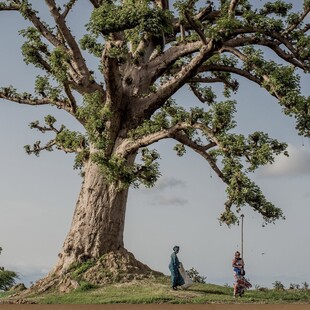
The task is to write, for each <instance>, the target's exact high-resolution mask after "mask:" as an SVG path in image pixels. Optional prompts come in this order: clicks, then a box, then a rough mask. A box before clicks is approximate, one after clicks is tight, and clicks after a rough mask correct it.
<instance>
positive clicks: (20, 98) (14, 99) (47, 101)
mask: <svg viewBox="0 0 310 310" xmlns="http://www.w3.org/2000/svg"><path fill="white" fill-rule="evenodd" d="M0 99H6V100H8V101H11V102H15V103H19V104H25V105H32V106H40V105H48V104H50V105H54V106H56V107H58V108H59V109H63V110H65V111H67V112H69V113H70V114H73V113H72V112H73V111H72V109H71V108H70V107H68V105H67V104H66V103H65V102H63V101H54V100H51V99H49V98H42V99H37V98H23V96H22V95H20V96H14V95H13V96H12V95H6V94H5V93H4V92H0Z"/></svg>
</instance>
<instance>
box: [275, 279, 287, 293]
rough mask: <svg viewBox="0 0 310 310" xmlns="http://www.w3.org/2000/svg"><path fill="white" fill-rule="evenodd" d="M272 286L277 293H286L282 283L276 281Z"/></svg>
mask: <svg viewBox="0 0 310 310" xmlns="http://www.w3.org/2000/svg"><path fill="white" fill-rule="evenodd" d="M272 285H273V289H274V290H276V291H284V290H285V287H284V285H283V284H282V283H281V282H280V281H275V282H274V283H272Z"/></svg>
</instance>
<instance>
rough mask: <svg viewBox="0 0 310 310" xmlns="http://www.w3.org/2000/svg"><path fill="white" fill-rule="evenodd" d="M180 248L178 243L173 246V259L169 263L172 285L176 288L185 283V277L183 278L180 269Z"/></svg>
mask: <svg viewBox="0 0 310 310" xmlns="http://www.w3.org/2000/svg"><path fill="white" fill-rule="evenodd" d="M179 250H180V247H179V246H177V245H176V246H174V247H173V253H172V254H171V260H170V264H169V269H170V272H171V285H172V288H173V289H174V290H177V286H181V285H183V284H184V279H183V278H182V276H181V274H180V271H179V266H180V262H179V259H178V256H177V254H178V253H179Z"/></svg>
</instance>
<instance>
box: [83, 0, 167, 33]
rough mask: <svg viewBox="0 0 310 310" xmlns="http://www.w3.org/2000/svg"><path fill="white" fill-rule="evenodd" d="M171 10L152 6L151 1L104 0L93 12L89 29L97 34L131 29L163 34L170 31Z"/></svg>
mask: <svg viewBox="0 0 310 310" xmlns="http://www.w3.org/2000/svg"><path fill="white" fill-rule="evenodd" d="M170 19H171V15H170V13H169V11H165V10H162V9H160V8H158V7H151V1H148V0H143V1H139V2H137V1H133V0H131V1H126V2H124V3H123V4H122V5H116V4H115V3H112V2H108V1H107V2H104V3H103V4H102V5H101V6H100V7H99V8H97V9H95V10H94V11H93V13H92V16H91V19H90V22H89V23H88V25H87V30H89V31H91V32H92V33H93V34H95V35H99V34H103V35H108V34H110V33H113V32H119V31H124V30H129V29H136V30H137V31H138V32H139V33H144V32H146V33H150V34H152V35H154V36H161V35H162V34H163V33H166V32H167V31H169V25H170Z"/></svg>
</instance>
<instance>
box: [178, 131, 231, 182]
mask: <svg viewBox="0 0 310 310" xmlns="http://www.w3.org/2000/svg"><path fill="white" fill-rule="evenodd" d="M173 138H174V139H175V140H177V141H179V142H180V143H182V144H184V145H186V146H188V147H189V148H191V149H192V150H193V151H195V152H196V153H198V154H199V155H201V156H202V157H203V158H204V159H206V160H207V162H208V163H209V165H210V166H211V168H212V169H213V170H214V172H215V173H216V174H217V175H218V176H219V177H220V178H221V179H222V180H223V181H224V182H225V177H224V175H223V173H222V171H221V170H220V169H219V167H218V166H217V165H216V162H215V160H214V159H213V158H212V156H210V155H209V154H208V153H207V152H206V148H205V147H203V146H201V145H198V144H197V143H195V142H194V141H192V140H191V139H189V138H188V137H187V136H186V135H185V134H184V133H182V132H177V133H175V135H174V137H173ZM214 145H215V143H212V146H214Z"/></svg>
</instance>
